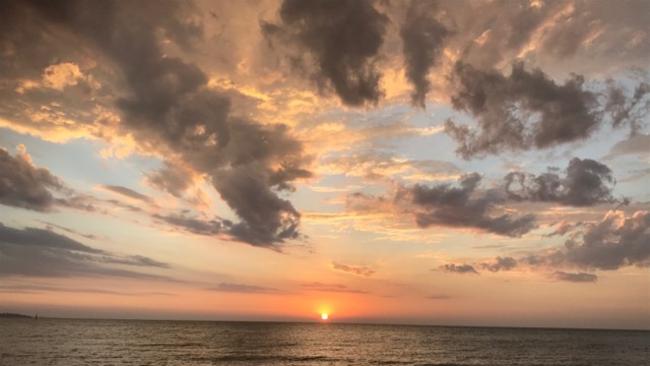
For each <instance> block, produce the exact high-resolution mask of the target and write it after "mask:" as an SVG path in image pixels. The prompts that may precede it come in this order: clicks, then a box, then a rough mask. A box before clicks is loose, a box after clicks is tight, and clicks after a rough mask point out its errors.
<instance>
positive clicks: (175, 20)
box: [12, 0, 309, 246]
mask: <svg viewBox="0 0 650 366" xmlns="http://www.w3.org/2000/svg"><path fill="white" fill-rule="evenodd" d="M12 9H14V10H15V11H14V13H15V14H20V15H21V16H22V18H20V20H12V24H13V25H14V26H15V27H17V28H21V29H22V28H24V27H26V26H28V24H47V25H51V27H44V29H42V30H41V31H44V32H45V31H49V30H50V29H52V28H56V29H57V32H59V33H60V34H65V37H68V38H70V39H75V40H76V41H78V42H79V44H80V45H83V46H86V47H88V49H89V50H93V51H94V52H97V53H99V55H98V57H104V58H106V59H108V60H109V61H110V62H108V63H107V65H111V66H112V67H113V68H114V69H111V70H110V72H112V73H114V74H116V75H118V76H119V80H120V82H121V83H116V84H117V85H119V86H120V87H123V88H124V90H123V91H122V92H121V93H119V95H121V96H120V97H118V98H117V100H116V101H115V104H116V105H117V107H118V108H119V110H120V111H121V112H122V122H121V124H120V126H119V127H120V129H121V131H122V132H123V133H125V134H131V135H133V136H134V137H135V139H136V141H138V143H139V144H140V146H141V147H142V148H144V149H149V150H153V151H157V152H160V153H164V154H173V155H174V156H177V157H179V158H180V159H182V160H183V161H184V162H185V163H186V164H188V165H189V166H190V167H192V169H194V170H196V171H197V172H202V173H205V174H208V175H210V176H211V177H212V182H213V184H214V187H215V189H216V190H217V191H218V192H219V193H220V194H221V195H222V197H223V198H224V200H225V201H226V202H227V203H228V204H229V205H230V207H231V208H232V209H233V210H234V211H235V212H236V213H237V215H239V217H240V218H241V219H242V221H241V222H240V223H238V224H235V225H233V227H232V231H231V232H230V235H232V236H234V237H235V238H237V239H238V240H242V241H245V242H248V243H250V244H253V245H260V246H269V245H274V244H277V243H280V242H283V241H284V240H287V239H291V238H295V237H297V236H298V225H299V219H300V215H299V214H298V212H297V211H296V210H295V209H294V208H293V206H292V205H291V203H290V202H289V201H287V200H285V199H282V198H280V197H279V195H278V191H282V190H290V189H291V188H292V184H291V183H292V181H294V180H296V179H299V178H302V177H306V176H309V172H308V171H306V170H305V169H304V168H302V165H303V164H304V163H305V158H304V156H303V153H302V145H301V144H300V143H299V142H298V141H296V140H295V139H294V138H293V137H291V136H290V135H289V133H288V130H287V127H286V126H284V125H272V124H259V123H256V122H253V121H250V120H246V119H241V118H236V117H234V116H232V115H231V113H230V101H229V99H228V98H227V97H226V96H224V95H221V94H219V93H217V92H215V91H214V90H212V89H209V88H208V87H207V81H208V77H207V75H206V74H205V73H204V72H203V71H202V70H201V69H199V68H198V67H197V66H196V65H194V64H192V63H188V62H185V61H183V60H181V59H179V58H177V57H174V56H172V55H168V54H167V53H166V52H164V51H163V49H162V47H161V46H160V44H161V43H162V41H163V38H164V39H165V40H172V41H174V42H176V43H177V44H178V45H179V46H181V47H185V48H190V47H192V45H193V43H195V42H196V41H197V38H198V37H200V36H201V34H202V31H201V27H200V24H198V23H196V22H195V17H193V16H192V15H194V14H195V11H196V9H194V8H193V6H192V5H191V3H187V2H175V1H164V2H157V1H142V2H137V3H126V2H119V1H105V2H102V3H101V4H91V3H88V2H85V1H74V0H73V1H65V2H55V3H50V2H31V3H30V2H25V3H21V4H15V6H13V7H12ZM16 9H18V10H16ZM133 16H138V17H139V18H140V21H138V22H133V21H132V19H133ZM59 33H57V34H56V35H53V37H55V36H60V34H59ZM233 184H234V185H233ZM240 187H241V189H242V190H243V191H240ZM251 190H253V191H254V192H253V193H254V194H251V192H252V191H251ZM122 193H124V191H123V192H122ZM249 198H250V200H249ZM252 199H258V200H256V201H252Z"/></svg>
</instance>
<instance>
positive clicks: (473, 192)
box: [407, 173, 535, 237]
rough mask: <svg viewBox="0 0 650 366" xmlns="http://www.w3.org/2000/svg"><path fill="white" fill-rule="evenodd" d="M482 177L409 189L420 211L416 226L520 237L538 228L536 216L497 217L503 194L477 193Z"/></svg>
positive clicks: (507, 214)
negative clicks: (479, 230)
mask: <svg viewBox="0 0 650 366" xmlns="http://www.w3.org/2000/svg"><path fill="white" fill-rule="evenodd" d="M480 181H481V176H480V175H478V174H476V173H473V174H469V175H465V176H463V177H462V178H461V179H460V180H459V186H452V185H449V184H439V185H434V186H431V187H428V186H424V185H419V184H417V185H415V186H413V187H412V188H410V189H407V190H408V191H409V193H410V195H411V197H412V202H413V204H414V205H415V206H416V207H418V208H420V209H421V210H418V212H417V213H416V221H417V224H418V225H419V226H421V227H428V226H431V225H441V226H452V227H469V228H478V229H481V230H484V231H487V232H491V233H495V234H500V235H507V236H513V237H516V236H521V235H523V234H525V233H527V232H528V231H530V230H532V229H533V228H534V227H535V217H534V216H533V215H522V216H515V215H512V214H509V213H504V214H494V213H493V211H494V210H495V208H496V206H497V205H498V204H501V203H503V202H504V198H503V195H502V194H501V193H500V192H499V191H496V190H486V191H480V190H478V189H477V188H478V186H479V183H480Z"/></svg>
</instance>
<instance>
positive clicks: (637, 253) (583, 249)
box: [521, 211, 650, 270]
mask: <svg viewBox="0 0 650 366" xmlns="http://www.w3.org/2000/svg"><path fill="white" fill-rule="evenodd" d="M521 261H523V262H525V263H528V264H529V265H531V266H551V267H573V268H581V269H589V270H616V269H619V268H621V267H625V266H631V265H636V266H644V267H645V266H648V265H650V213H649V212H647V211H637V212H635V213H634V214H633V215H632V216H624V214H623V212H622V211H610V212H609V213H608V214H607V215H606V216H605V217H604V218H603V220H601V221H600V222H598V223H595V224H587V223H585V224H583V230H582V231H581V232H579V233H577V234H576V235H575V236H574V237H573V238H571V239H569V240H567V241H566V242H565V245H564V247H563V248H561V249H556V250H552V251H548V252H544V253H540V254H533V255H529V256H527V257H524V258H522V259H521Z"/></svg>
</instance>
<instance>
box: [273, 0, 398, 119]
mask: <svg viewBox="0 0 650 366" xmlns="http://www.w3.org/2000/svg"><path fill="white" fill-rule="evenodd" d="M280 19H281V24H279V25H276V24H269V23H265V24H263V25H262V30H263V32H264V34H265V35H266V36H267V38H269V39H271V40H272V41H279V42H284V41H285V40H288V41H289V42H291V43H292V44H293V45H295V46H296V47H297V48H298V50H299V51H298V52H299V53H307V54H308V55H309V56H310V57H311V60H310V61H311V62H313V64H314V65H313V68H314V69H315V77H316V79H317V81H318V82H319V84H321V85H327V86H329V87H332V88H333V89H334V91H335V92H336V94H337V95H338V96H339V97H340V98H341V101H342V102H343V103H345V104H348V105H353V106H358V105H363V104H365V103H367V102H370V103H373V102H377V101H378V100H379V98H380V96H381V95H382V92H381V91H380V90H379V79H380V74H379V71H378V70H377V68H376V67H375V58H376V56H377V53H378V51H379V48H380V47H381V45H382V43H383V41H384V34H385V32H386V27H387V24H388V18H387V17H386V16H385V15H384V14H381V13H379V12H378V11H377V10H376V9H375V7H374V6H373V2H372V1H349V0H313V1H302V0H285V1H284V2H283V3H282V6H281V8H280ZM297 57H302V55H300V56H297ZM308 67H312V65H309V66H308Z"/></svg>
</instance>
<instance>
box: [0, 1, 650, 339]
mask: <svg viewBox="0 0 650 366" xmlns="http://www.w3.org/2000/svg"><path fill="white" fill-rule="evenodd" d="M648 19H650V2H649V1H643V0H638V1H584V2H583V1H543V0H539V1H530V2H529V1H519V2H516V1H471V2H470V1H451V0H450V1H437V2H433V1H389V0H386V1H340V0H331V1H326V0H323V1H316V0H309V1H297V0H284V1H276V0H269V1H266V0H260V1H253V0H251V1H225V0H224V1H194V2H189V1H180V2H172V1H166V0H165V1H133V2H131V1H74V0H71V1H57V2H48V1H20V2H18V1H16V2H13V1H9V2H7V3H5V4H4V5H3V10H2V12H0V312H3V311H13V312H21V313H30V314H33V313H39V314H41V315H45V316H48V315H49V316H71V317H126V318H157V319H160V318H162V319H226V320H228V319H241V320H314V321H317V320H318V319H319V318H320V313H321V312H327V313H329V314H330V316H331V320H333V321H369V322H400V323H402V322H403V323H418V324H461V325H470V324H471V325H514V326H570V327H574V326H576V327H614V328H619V327H622V328H650V271H649V270H648V266H649V265H650V212H649V210H650V189H649V188H648V187H650V126H649V124H650V118H649V117H648V111H649V109H650V63H649V61H648V60H650V28H649V26H648Z"/></svg>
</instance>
